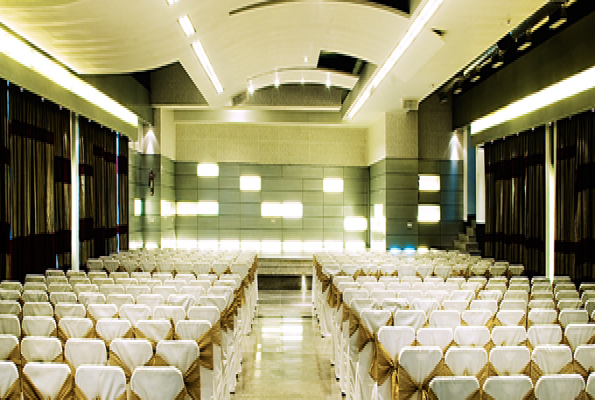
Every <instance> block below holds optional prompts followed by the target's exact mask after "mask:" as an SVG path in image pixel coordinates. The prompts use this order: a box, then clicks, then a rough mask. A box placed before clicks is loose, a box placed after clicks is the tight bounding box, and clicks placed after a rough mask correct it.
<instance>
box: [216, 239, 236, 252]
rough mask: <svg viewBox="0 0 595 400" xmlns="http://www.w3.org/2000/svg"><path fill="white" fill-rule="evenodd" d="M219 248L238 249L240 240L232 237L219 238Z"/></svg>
mask: <svg viewBox="0 0 595 400" xmlns="http://www.w3.org/2000/svg"><path fill="white" fill-rule="evenodd" d="M219 248H220V249H221V250H240V241H239V240H234V239H226V240H221V241H220V242H219Z"/></svg>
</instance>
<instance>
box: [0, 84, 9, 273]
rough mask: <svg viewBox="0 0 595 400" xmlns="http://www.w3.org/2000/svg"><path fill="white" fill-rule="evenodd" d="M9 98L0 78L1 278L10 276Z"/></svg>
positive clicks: (5, 85)
mask: <svg viewBox="0 0 595 400" xmlns="http://www.w3.org/2000/svg"><path fill="white" fill-rule="evenodd" d="M7 98H8V87H7V82H6V81H5V80H4V79H0V162H1V167H0V168H2V169H1V170H0V279H7V278H9V277H10V268H9V265H10V197H9V193H10V191H9V185H10V151H9V147H10V145H9V143H10V140H9V135H8V101H7Z"/></svg>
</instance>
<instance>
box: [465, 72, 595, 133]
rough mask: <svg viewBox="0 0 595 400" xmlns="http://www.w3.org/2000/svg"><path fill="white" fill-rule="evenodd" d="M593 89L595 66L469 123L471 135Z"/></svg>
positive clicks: (594, 85)
mask: <svg viewBox="0 0 595 400" xmlns="http://www.w3.org/2000/svg"><path fill="white" fill-rule="evenodd" d="M593 88H595V66H593V67H591V68H589V69H586V70H584V71H582V72H579V73H578V74H576V75H573V76H570V77H568V78H566V79H564V80H562V81H560V82H557V83H554V84H553V85H550V86H548V87H546V88H544V89H541V90H540V91H538V92H535V93H533V94H530V95H528V96H526V97H523V98H522V99H520V100H517V101H515V102H513V103H510V104H509V105H507V106H505V107H503V108H500V109H499V110H496V111H494V112H493V113H491V114H489V115H486V116H484V117H482V118H479V119H477V120H475V121H473V122H472V123H471V134H472V135H476V134H478V133H480V132H483V131H485V130H486V129H489V128H492V127H494V126H497V125H500V124H502V123H504V122H506V121H511V120H513V119H515V118H518V117H520V116H523V115H527V114H529V113H532V112H534V111H536V110H539V109H542V108H544V107H547V106H549V105H551V104H554V103H556V102H558V101H560V100H564V99H567V98H569V97H572V96H574V95H576V94H579V93H582V92H585V91H587V90H590V89H593Z"/></svg>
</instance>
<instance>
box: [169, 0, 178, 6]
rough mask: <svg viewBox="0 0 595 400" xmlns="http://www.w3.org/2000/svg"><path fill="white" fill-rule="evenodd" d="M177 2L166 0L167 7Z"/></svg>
mask: <svg viewBox="0 0 595 400" xmlns="http://www.w3.org/2000/svg"><path fill="white" fill-rule="evenodd" d="M177 2H178V0H167V5H168V6H171V5H172V4H174V3H177Z"/></svg>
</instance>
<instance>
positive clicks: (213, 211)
mask: <svg viewBox="0 0 595 400" xmlns="http://www.w3.org/2000/svg"><path fill="white" fill-rule="evenodd" d="M196 211H197V213H198V215H218V214H219V203H218V202H216V201H199V202H198V204H197V205H196Z"/></svg>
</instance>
